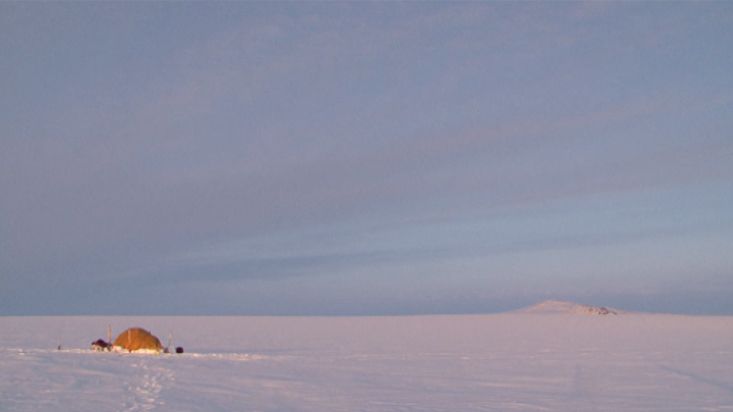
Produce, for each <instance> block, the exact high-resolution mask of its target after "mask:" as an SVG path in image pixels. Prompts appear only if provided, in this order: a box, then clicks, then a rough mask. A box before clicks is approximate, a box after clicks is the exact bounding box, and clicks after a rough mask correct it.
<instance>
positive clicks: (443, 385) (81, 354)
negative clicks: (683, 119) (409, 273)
mask: <svg viewBox="0 0 733 412" xmlns="http://www.w3.org/2000/svg"><path fill="white" fill-rule="evenodd" d="M108 324H111V325H112V327H113V329H114V330H118V331H119V330H123V329H124V328H126V327H128V326H130V325H143V326H145V327H146V328H149V329H150V330H151V331H153V332H154V333H158V334H159V335H161V336H168V333H169V332H171V333H172V334H173V337H174V345H181V346H184V347H185V348H186V353H184V354H181V355H177V354H171V355H142V354H119V353H99V352H92V351H90V350H88V349H87V348H88V345H89V343H90V342H92V341H93V340H95V339H96V338H99V337H102V336H104V333H105V331H106V328H107V325H108ZM0 330H2V331H3V333H2V335H0V410H2V411H54V412H55V411H58V410H74V411H99V410H107V411H154V410H157V411H232V410H247V411H705V410H707V411H733V318H731V317H685V316H671V315H640V314H633V315H628V316H598V317H596V316H574V315H567V314H556V315H535V314H516V313H515V314H502V315H486V316H414V317H361V318H308V317H305V318H287V317H150V318H139V317H138V318H105V317H53V318H33V317H6V318H0ZM59 344H61V345H62V350H57V349H56V347H57V345H59Z"/></svg>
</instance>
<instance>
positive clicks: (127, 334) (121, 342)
mask: <svg viewBox="0 0 733 412" xmlns="http://www.w3.org/2000/svg"><path fill="white" fill-rule="evenodd" d="M112 346H113V347H114V349H116V350H126V351H128V352H135V351H146V352H147V351H153V352H162V351H163V345H161V344H160V340H158V338H156V337H155V335H153V334H152V333H150V332H148V331H147V330H145V329H143V328H130V329H127V330H125V331H124V332H122V333H120V334H119V335H118V336H117V339H115V341H114V343H113V344H112Z"/></svg>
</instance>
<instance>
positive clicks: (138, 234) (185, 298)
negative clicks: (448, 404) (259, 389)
mask: <svg viewBox="0 0 733 412" xmlns="http://www.w3.org/2000/svg"><path fill="white" fill-rule="evenodd" d="M731 45H733V3H730V2H671V3H670V2H609V3H606V2H590V3H576V2H468V3H462V2H445V3H443V2H325V3H320V2H263V3H259V2H213V3H210V2H191V3H188V2H0V91H1V92H0V315H77V314H78V315H84V314H102V315H107V314H110V315H148V314H150V315H153V314H155V315H209V314H211V315H214V314H219V315H221V314H224V315H384V314H428V313H446V314H448V313H492V312H499V311H504V310H511V309H516V308H519V307H522V306H525V305H529V304H532V303H535V302H537V301H541V300H545V299H567V300H573V301H578V302H584V303H591V304H599V305H600V304H602V305H608V306H614V307H619V308H622V309H628V310H647V311H655V312H675V313H689V314H733V299H730V297H731V296H733V75H731V73H733V47H731Z"/></svg>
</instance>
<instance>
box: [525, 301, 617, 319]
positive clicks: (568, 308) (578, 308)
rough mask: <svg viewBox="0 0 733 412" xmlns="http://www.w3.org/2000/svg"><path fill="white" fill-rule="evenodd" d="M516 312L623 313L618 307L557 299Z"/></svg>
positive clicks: (601, 314)
mask: <svg viewBox="0 0 733 412" xmlns="http://www.w3.org/2000/svg"><path fill="white" fill-rule="evenodd" d="M517 313H531V314H569V315H600V316H603V315H619V314H621V313H623V312H622V311H620V310H618V309H613V308H607V307H604V306H591V305H584V304H581V303H574V302H564V301H559V300H546V301H544V302H540V303H538V304H536V305H532V306H530V307H527V308H524V309H520V310H518V311H517Z"/></svg>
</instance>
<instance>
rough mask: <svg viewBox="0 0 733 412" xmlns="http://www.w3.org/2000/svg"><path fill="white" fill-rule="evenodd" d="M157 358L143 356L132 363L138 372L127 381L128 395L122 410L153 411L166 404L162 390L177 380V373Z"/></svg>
mask: <svg viewBox="0 0 733 412" xmlns="http://www.w3.org/2000/svg"><path fill="white" fill-rule="evenodd" d="M155 360H156V359H144V358H143V359H140V360H139V361H138V362H135V363H133V364H131V365H130V366H131V367H133V368H134V369H136V373H134V374H133V375H132V378H131V379H130V380H129V381H127V382H125V386H126V389H127V392H128V397H127V399H126V400H125V403H124V405H123V407H122V410H121V411H122V412H138V411H152V410H154V409H155V408H156V407H158V406H161V405H164V404H165V402H164V401H163V400H161V399H160V392H161V391H162V390H163V389H164V387H165V386H167V385H169V384H170V383H171V382H173V381H174V380H175V374H174V373H173V371H172V370H171V369H169V368H166V367H164V366H162V365H160V362H154V361H155Z"/></svg>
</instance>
